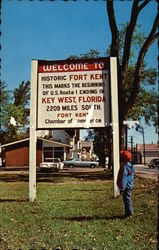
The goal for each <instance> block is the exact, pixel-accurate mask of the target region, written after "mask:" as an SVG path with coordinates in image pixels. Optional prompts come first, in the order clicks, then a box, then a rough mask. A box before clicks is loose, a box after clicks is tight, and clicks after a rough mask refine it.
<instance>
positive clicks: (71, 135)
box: [0, 130, 79, 167]
mask: <svg viewBox="0 0 159 250" xmlns="http://www.w3.org/2000/svg"><path fill="white" fill-rule="evenodd" d="M29 141H30V139H29V138H26V139H23V140H19V141H15V142H11V143H7V144H4V145H1V146H0V150H1V151H0V152H1V158H2V161H1V162H0V163H1V165H0V166H3V167H5V166H6V167H28V166H29ZM78 141H79V131H78V130H77V131H75V130H68V131H65V130H52V131H49V130H38V131H37V152H36V165H37V166H39V165H40V163H41V162H45V161H46V158H60V159H61V161H63V160H66V159H69V158H73V157H74V148H75V147H76V145H78Z"/></svg>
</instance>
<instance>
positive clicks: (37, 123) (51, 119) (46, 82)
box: [29, 57, 119, 202]
mask: <svg viewBox="0 0 159 250" xmlns="http://www.w3.org/2000/svg"><path fill="white" fill-rule="evenodd" d="M30 103H31V105H30V147H29V201H30V202H34V201H35V199H36V142H37V135H36V130H37V129H55V128H58V129H61V128H62V129H64V128H96V127H98V128H99V127H105V126H106V125H109V124H112V130H113V163H114V196H115V197H116V196H117V195H118V194H119V190H118V187H117V185H116V180H117V174H118V170H119V119H118V85H117V59H116V58H115V57H110V58H98V59H88V60H87V59H84V60H74V61H72V60H65V61H39V60H33V61H32V66H31V102H30ZM110 116H111V119H110Z"/></svg>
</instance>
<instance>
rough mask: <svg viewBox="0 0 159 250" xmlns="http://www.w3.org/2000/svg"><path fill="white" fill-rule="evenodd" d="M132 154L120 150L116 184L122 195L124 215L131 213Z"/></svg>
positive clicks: (132, 185)
mask: <svg viewBox="0 0 159 250" xmlns="http://www.w3.org/2000/svg"><path fill="white" fill-rule="evenodd" d="M131 160H132V155H131V153H130V152H129V151H121V152H120V161H121V166H120V169H119V173H118V179H117V186H118V187H119V189H120V194H121V195H123V202H124V206H125V217H129V216H131V215H132V214H133V204H132V189H133V187H134V172H135V171H134V167H133V165H132V164H131V163H130V161H131Z"/></svg>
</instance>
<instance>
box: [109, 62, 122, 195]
mask: <svg viewBox="0 0 159 250" xmlns="http://www.w3.org/2000/svg"><path fill="white" fill-rule="evenodd" d="M110 78H111V79H110V82H111V114H112V129H113V171H114V173H113V174H114V197H117V196H118V195H119V189H118V187H117V184H116V182H117V176H118V171H119V168H120V160H119V151H120V149H119V114H118V85H117V83H118V80H117V59H116V58H115V57H111V58H110Z"/></svg>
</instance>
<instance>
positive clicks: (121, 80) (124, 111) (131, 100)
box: [106, 0, 158, 128]
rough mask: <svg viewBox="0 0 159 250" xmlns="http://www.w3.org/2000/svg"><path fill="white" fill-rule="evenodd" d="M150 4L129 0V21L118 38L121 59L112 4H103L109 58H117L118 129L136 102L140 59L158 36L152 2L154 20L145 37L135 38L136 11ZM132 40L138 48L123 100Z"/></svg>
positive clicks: (142, 58) (139, 80) (139, 86)
mask: <svg viewBox="0 0 159 250" xmlns="http://www.w3.org/2000/svg"><path fill="white" fill-rule="evenodd" d="M149 4H151V1H150V0H144V1H139V0H136V1H133V3H132V9H131V16H130V21H129V22H128V23H127V25H126V27H125V28H126V29H125V31H126V32H125V35H124V37H123V39H122V41H123V42H122V43H123V46H122V47H123V49H122V56H121V54H120V51H121V40H120V37H119V30H118V27H117V23H116V17H115V11H114V1H113V0H108V1H106V5H107V13H108V19H109V25H110V29H111V36H112V41H111V46H110V55H111V56H115V57H117V59H118V89H119V97H120V98H119V111H120V128H121V127H122V124H123V120H124V119H125V118H126V117H127V115H128V113H129V112H130V109H132V107H133V105H134V104H135V103H136V101H137V98H138V97H139V93H140V90H141V81H142V76H143V75H142V67H143V63H144V57H145V55H146V52H147V50H148V49H149V48H150V46H151V45H152V43H153V42H154V41H155V40H156V39H157V37H158V31H157V28H158V13H157V3H156V17H155V18H154V22H153V25H152V29H151V30H150V32H149V34H148V36H146V37H143V36H142V34H141V33H140V36H138V37H135V35H134V34H135V29H136V27H137V20H138V17H139V14H140V12H141V11H142V10H143V8H144V7H145V6H147V5H149ZM123 34H124V33H123ZM134 41H138V45H140V50H139V51H138V53H137V54H136V57H135V58H137V59H136V62H135V64H134V77H133V81H132V86H131V91H130V94H129V95H128V96H127V98H125V85H126V84H127V78H128V74H129V66H130V62H131V61H130V58H131V48H132V45H133V44H134Z"/></svg>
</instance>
